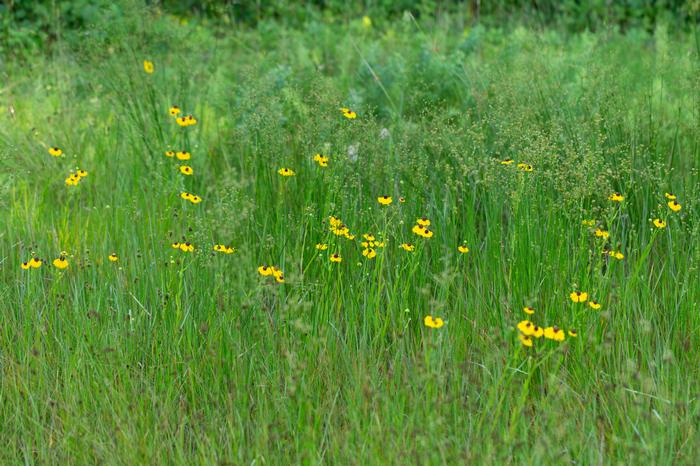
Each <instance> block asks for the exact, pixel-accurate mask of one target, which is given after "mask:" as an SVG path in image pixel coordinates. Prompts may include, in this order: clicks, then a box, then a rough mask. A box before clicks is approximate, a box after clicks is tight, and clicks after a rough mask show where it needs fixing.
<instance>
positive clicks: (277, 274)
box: [258, 265, 284, 283]
mask: <svg viewBox="0 0 700 466" xmlns="http://www.w3.org/2000/svg"><path fill="white" fill-rule="evenodd" d="M258 273H259V274H260V275H262V276H263V277H274V279H275V281H276V282H277V283H284V273H283V272H282V270H280V269H279V268H277V267H275V266H274V265H270V266H268V265H261V266H260V267H258Z"/></svg>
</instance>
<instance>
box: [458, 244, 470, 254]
mask: <svg viewBox="0 0 700 466" xmlns="http://www.w3.org/2000/svg"><path fill="white" fill-rule="evenodd" d="M457 250H458V251H459V252H461V253H462V254H466V253H468V252H469V248H468V247H467V246H466V245H461V246H457Z"/></svg>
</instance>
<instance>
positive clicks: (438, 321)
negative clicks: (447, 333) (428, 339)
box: [423, 315, 445, 328]
mask: <svg viewBox="0 0 700 466" xmlns="http://www.w3.org/2000/svg"><path fill="white" fill-rule="evenodd" d="M423 324H424V325H425V326H426V327H428V328H440V327H442V326H443V325H445V321H444V320H442V318H440V317H433V316H431V315H427V316H425V318H424V319H423Z"/></svg>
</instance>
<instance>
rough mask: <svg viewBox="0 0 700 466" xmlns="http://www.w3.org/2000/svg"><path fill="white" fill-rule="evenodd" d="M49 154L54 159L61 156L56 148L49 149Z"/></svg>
mask: <svg viewBox="0 0 700 466" xmlns="http://www.w3.org/2000/svg"><path fill="white" fill-rule="evenodd" d="M49 154H51V155H52V156H54V157H60V156H61V155H62V154H63V151H62V150H61V149H59V148H58V147H49Z"/></svg>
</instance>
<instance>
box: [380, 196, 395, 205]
mask: <svg viewBox="0 0 700 466" xmlns="http://www.w3.org/2000/svg"><path fill="white" fill-rule="evenodd" d="M377 201H378V202H379V203H380V204H381V205H389V204H391V203H392V202H393V201H394V200H393V199H392V198H391V196H386V195H384V196H379V197H378V198H377Z"/></svg>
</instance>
